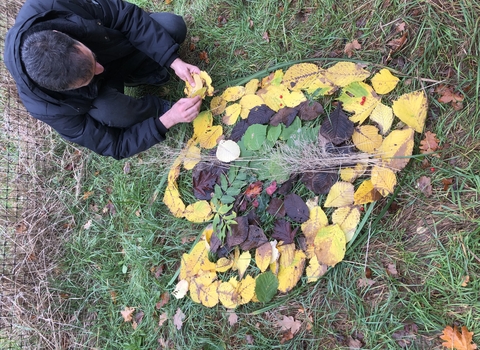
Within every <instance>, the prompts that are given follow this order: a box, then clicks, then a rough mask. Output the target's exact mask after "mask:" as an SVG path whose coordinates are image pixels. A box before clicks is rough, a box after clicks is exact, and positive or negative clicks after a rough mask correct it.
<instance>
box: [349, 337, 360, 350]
mask: <svg viewBox="0 0 480 350" xmlns="http://www.w3.org/2000/svg"><path fill="white" fill-rule="evenodd" d="M362 346H363V344H362V342H361V341H360V340H358V339H353V338H352V337H350V339H349V340H348V348H349V349H352V350H353V349H361V348H362Z"/></svg>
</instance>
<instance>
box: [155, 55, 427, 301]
mask: <svg viewBox="0 0 480 350" xmlns="http://www.w3.org/2000/svg"><path fill="white" fill-rule="evenodd" d="M371 75H372V74H371V73H370V72H369V71H367V70H365V69H364V67H363V66H361V65H360V64H355V63H352V62H339V63H336V64H335V65H333V66H331V67H330V68H328V69H322V68H321V67H319V66H318V65H316V64H313V63H301V64H296V65H293V66H291V67H290V68H288V69H287V70H286V71H285V72H284V71H283V70H277V71H275V72H273V73H271V74H270V75H268V76H266V77H264V78H263V79H252V80H250V81H249V82H248V83H247V84H245V86H231V87H229V88H227V89H226V90H224V91H223V93H222V94H220V95H217V96H214V97H213V98H212V99H211V102H210V109H209V110H207V111H203V112H201V113H200V114H199V116H198V117H197V118H196V119H195V120H194V122H193V129H194V132H193V136H192V137H191V139H190V140H189V141H188V142H187V144H186V146H185V148H184V149H183V150H182V151H181V152H180V154H179V156H178V157H177V158H176V159H175V161H174V163H173V165H172V167H171V169H170V171H169V174H168V184H167V188H166V190H165V195H164V198H163V200H164V203H165V204H166V205H167V206H168V208H169V209H170V211H171V213H172V214H173V215H175V216H176V217H179V218H185V219H187V220H189V221H191V222H195V223H201V222H209V224H208V226H207V227H206V228H205V229H204V231H203V234H202V239H201V240H200V241H199V242H198V243H196V244H195V245H194V246H193V248H192V250H191V252H190V253H188V254H186V253H185V254H183V256H182V260H181V268H180V274H179V282H178V284H177V286H176V288H175V291H174V293H173V294H174V295H175V296H176V297H177V298H182V297H184V296H185V295H187V294H188V295H190V298H191V299H192V300H193V301H194V302H197V303H201V304H203V305H205V306H207V307H213V306H215V305H217V304H218V303H221V304H222V305H223V306H224V307H226V308H229V309H233V308H236V307H237V306H239V305H242V304H246V303H249V302H268V301H270V300H271V299H272V298H273V297H274V296H275V295H276V294H277V293H278V292H280V293H288V292H289V291H290V290H291V289H292V288H294V287H295V285H296V284H297V283H298V282H299V281H300V279H301V278H302V276H305V279H306V281H307V282H315V281H317V280H318V279H319V278H320V277H321V276H322V275H324V274H325V273H326V272H327V271H328V269H329V268H331V267H333V266H335V265H336V264H337V263H339V262H340V261H342V260H343V258H344V255H345V250H346V244H347V243H348V242H349V241H351V240H352V239H354V237H355V234H356V231H357V226H358V224H359V222H360V218H361V214H362V211H363V205H364V204H367V203H370V202H374V201H376V200H378V199H380V198H382V197H384V196H388V195H389V194H391V193H392V192H393V191H394V188H395V186H396V184H397V178H396V174H397V173H398V172H399V171H400V170H402V169H403V168H404V167H405V166H406V165H407V163H408V161H409V157H410V156H411V155H412V151H413V146H414V134H415V132H418V133H421V132H422V131H423V126H424V123H425V119H426V116H427V99H426V96H425V94H424V92H423V91H414V92H411V93H407V94H403V95H401V96H399V97H397V98H396V99H394V100H392V98H389V95H388V94H389V93H390V92H391V91H393V90H394V89H395V87H396V86H397V84H398V82H399V79H398V78H397V77H395V76H394V75H392V74H391V73H390V71H389V70H387V69H382V70H380V71H379V72H376V73H375V74H373V76H371ZM195 81H196V89H197V90H196V91H194V92H192V91H191V89H190V88H188V87H187V88H186V90H185V91H186V94H196V93H199V94H203V95H202V97H205V96H206V95H211V91H213V88H212V87H211V79H210V78H209V77H208V74H207V73H205V72H202V73H201V75H200V76H199V77H196V78H195ZM200 84H204V85H205V86H203V87H202V86H201V85H200ZM321 98H324V101H332V102H331V105H330V106H329V108H330V109H331V112H330V114H329V115H326V114H325V111H324V108H323V106H322V104H320V102H319V100H320V99H321ZM214 117H216V119H221V120H222V122H223V124H224V125H223V126H222V125H214ZM396 118H398V119H399V120H395V119H396ZM394 125H395V126H396V127H395V128H394V127H393V126H394ZM216 156H217V157H216ZM182 169H184V170H186V171H191V174H192V188H193V195H194V196H195V197H196V198H197V199H198V201H196V202H195V203H191V204H188V205H186V204H185V203H184V202H183V200H182V198H181V196H180V191H179V188H178V184H177V179H178V177H179V175H180V172H181V171H182Z"/></svg>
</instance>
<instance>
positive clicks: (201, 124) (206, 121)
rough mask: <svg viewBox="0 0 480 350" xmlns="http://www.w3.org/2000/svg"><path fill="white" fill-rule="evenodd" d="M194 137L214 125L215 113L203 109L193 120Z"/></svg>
mask: <svg viewBox="0 0 480 350" xmlns="http://www.w3.org/2000/svg"><path fill="white" fill-rule="evenodd" d="M192 124H193V136H192V139H193V138H198V137H199V136H200V135H202V134H204V133H205V132H206V131H207V130H208V129H210V128H211V127H212V126H213V115H212V112H210V111H203V112H200V113H199V114H198V116H197V117H196V118H195V119H194V120H193V122H192Z"/></svg>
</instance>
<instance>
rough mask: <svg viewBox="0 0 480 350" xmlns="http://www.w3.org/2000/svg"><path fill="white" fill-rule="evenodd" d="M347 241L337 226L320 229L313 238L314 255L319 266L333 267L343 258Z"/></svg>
mask: <svg viewBox="0 0 480 350" xmlns="http://www.w3.org/2000/svg"><path fill="white" fill-rule="evenodd" d="M346 243H347V241H346V238H345V233H344V232H343V231H342V229H341V228H340V226H339V225H338V224H335V225H330V226H327V227H324V228H322V229H320V231H318V233H317V237H315V255H316V256H317V259H318V262H319V263H320V264H325V265H328V266H335V265H336V264H337V263H339V262H340V261H342V260H343V257H344V256H345V245H346Z"/></svg>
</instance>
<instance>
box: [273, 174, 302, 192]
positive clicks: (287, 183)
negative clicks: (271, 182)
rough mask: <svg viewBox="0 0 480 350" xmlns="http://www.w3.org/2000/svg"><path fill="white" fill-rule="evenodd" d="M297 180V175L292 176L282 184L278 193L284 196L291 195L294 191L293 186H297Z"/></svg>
mask: <svg viewBox="0 0 480 350" xmlns="http://www.w3.org/2000/svg"><path fill="white" fill-rule="evenodd" d="M297 179H298V175H297V174H293V175H290V178H289V179H288V180H287V181H285V182H284V183H282V184H281V186H280V187H279V188H278V190H277V193H278V194H282V195H287V194H289V193H290V192H291V191H292V188H293V185H294V184H295V182H297Z"/></svg>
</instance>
